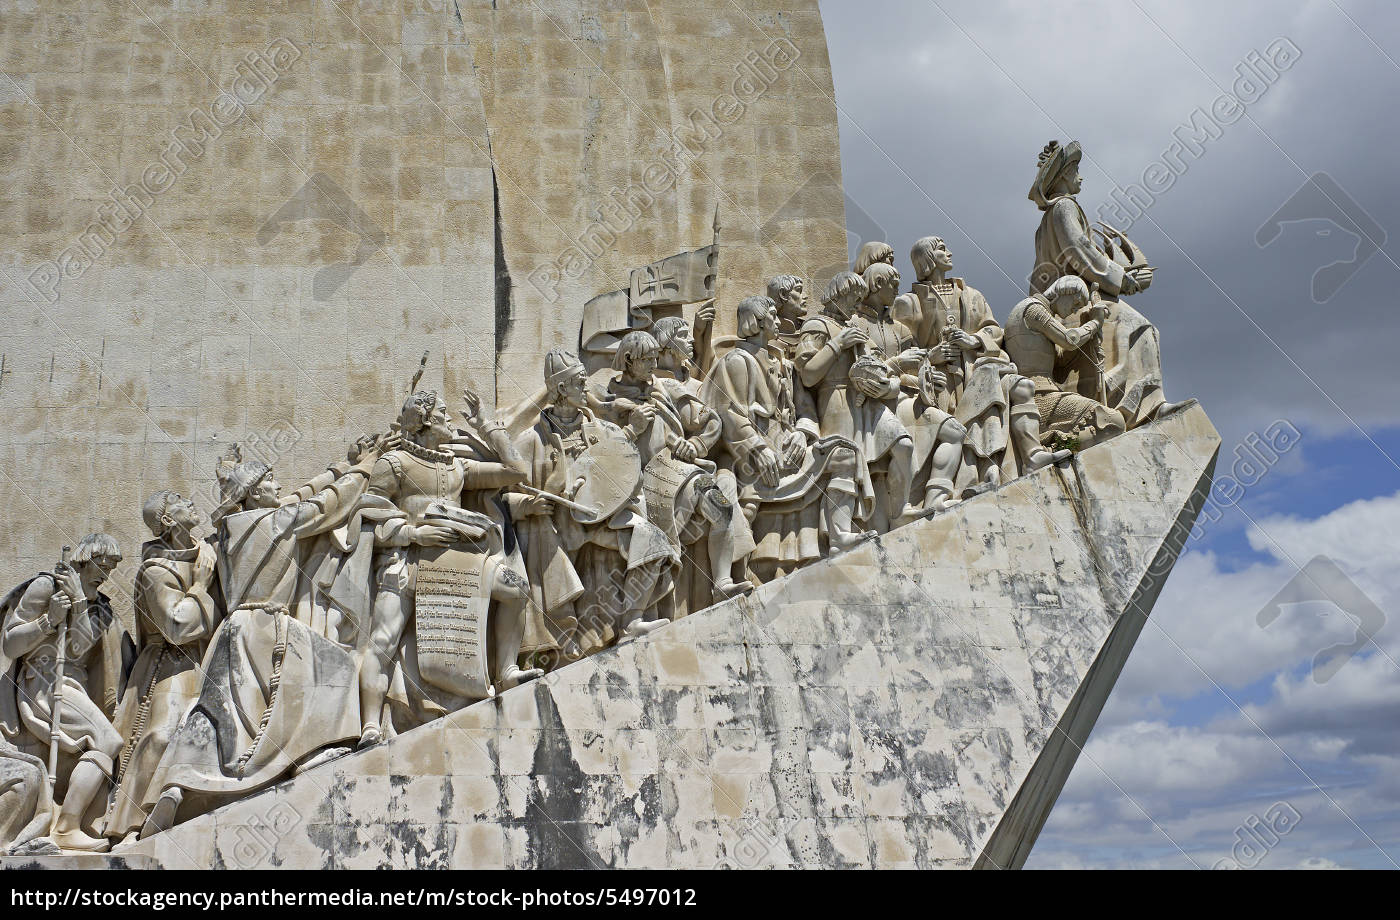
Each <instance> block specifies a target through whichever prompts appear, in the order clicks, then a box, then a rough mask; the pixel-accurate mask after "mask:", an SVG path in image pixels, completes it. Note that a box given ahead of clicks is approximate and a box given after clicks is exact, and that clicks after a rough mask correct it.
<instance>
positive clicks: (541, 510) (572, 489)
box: [510, 348, 680, 667]
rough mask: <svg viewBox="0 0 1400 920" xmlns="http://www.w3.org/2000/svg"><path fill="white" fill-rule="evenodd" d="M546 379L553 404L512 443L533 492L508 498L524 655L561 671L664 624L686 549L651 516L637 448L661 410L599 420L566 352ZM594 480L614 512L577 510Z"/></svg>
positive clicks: (579, 367) (552, 358)
mask: <svg viewBox="0 0 1400 920" xmlns="http://www.w3.org/2000/svg"><path fill="white" fill-rule="evenodd" d="M544 377H545V384H546V388H547V390H548V396H547V398H546V405H545V407H544V408H543V409H542V410H541V411H540V413H539V417H538V420H537V421H536V422H535V424H534V426H533V427H531V428H530V429H528V430H526V431H525V432H523V433H522V434H521V435H520V436H519V437H518V438H517V439H516V442H515V446H516V450H517V452H518V453H519V455H520V457H521V459H522V462H523V464H524V469H525V470H526V471H527V472H528V474H529V480H528V483H529V486H530V487H531V489H532V490H535V494H529V495H521V494H515V495H511V496H510V510H511V516H512V518H513V519H514V521H515V524H516V530H517V532H518V533H519V534H520V542H521V545H522V546H523V548H524V553H525V566H526V571H527V573H528V575H529V584H530V594H531V599H532V603H530V605H529V606H528V608H527V610H528V616H527V620H526V632H525V642H524V644H523V645H522V647H521V648H522V653H523V654H524V655H525V656H527V657H528V658H530V659H531V660H532V661H535V662H538V663H540V664H542V665H544V666H546V667H554V666H557V665H558V664H559V663H562V662H566V661H572V660H576V659H578V658H580V657H582V656H584V655H588V654H591V653H593V652H595V651H597V650H599V649H601V648H603V647H605V646H607V645H609V644H611V643H612V642H614V641H616V640H617V639H618V638H620V637H621V636H623V635H624V634H630V635H638V634H641V633H644V632H647V631H650V630H651V629H653V628H655V627H656V626H659V625H662V621H659V620H657V619H656V617H657V609H658V607H659V605H660V604H661V603H662V601H663V599H664V598H666V597H667V596H668V595H669V594H670V593H671V589H672V580H673V571H674V569H675V567H676V566H677V565H678V564H679V562H680V551H679V549H678V548H677V547H676V546H675V544H673V543H672V542H671V541H670V540H669V539H668V538H667V536H666V534H665V532H664V531H662V530H661V529H660V528H659V527H657V526H656V525H655V524H653V523H652V522H651V521H650V520H648V518H647V514H646V500H645V498H644V496H643V493H642V488H641V472H642V470H641V461H640V455H639V454H638V452H637V450H636V448H635V447H631V446H630V445H631V443H632V442H633V441H634V440H635V439H636V438H637V437H638V436H639V435H640V433H641V431H643V430H645V428H646V426H647V425H649V419H647V414H648V412H651V413H654V412H655V410H654V409H650V408H647V409H645V410H639V411H638V412H637V413H636V415H637V418H636V420H635V421H636V422H637V423H638V424H637V425H632V424H629V426H628V428H627V429H626V430H624V429H622V428H620V427H619V426H617V425H615V424H613V423H612V422H609V421H607V420H606V419H603V418H599V417H598V416H597V415H596V414H595V413H594V411H593V409H592V408H590V406H589V399H588V395H587V392H586V379H587V376H586V371H585V368H584V366H583V364H582V363H581V362H580V361H579V360H578V358H577V357H575V356H574V355H572V354H570V353H569V352H566V351H564V350H563V349H558V348H556V349H553V350H551V351H550V352H549V353H548V354H547V355H546V356H545V362H544ZM644 420H645V421H646V424H642V423H643V421H644ZM638 426H640V427H638ZM620 447H625V448H626V449H619V448H620ZM585 473H586V475H585ZM588 480H592V481H591V482H589V483H588V489H589V491H590V492H610V493H611V494H612V496H613V498H614V499H615V500H614V501H610V502H609V504H610V505H616V506H617V507H616V509H615V510H613V509H606V510H605V512H604V513H603V514H601V515H599V514H597V513H595V512H596V509H584V510H580V508H578V507H570V505H577V504H579V503H578V502H574V501H573V499H574V498H575V497H581V496H580V489H582V488H583V487H584V485H585V482H586V481H588ZM595 485H596V487H597V488H596V489H595V488H594V486H595ZM541 492H542V493H546V494H543V495H542V494H539V493H541ZM549 496H557V497H559V498H562V499H564V500H565V501H566V502H568V504H567V505H566V504H564V503H562V502H557V501H554V500H553V499H552V498H550V497H549Z"/></svg>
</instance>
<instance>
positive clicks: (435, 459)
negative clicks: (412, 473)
mask: <svg viewBox="0 0 1400 920" xmlns="http://www.w3.org/2000/svg"><path fill="white" fill-rule="evenodd" d="M400 446H401V447H402V448H403V449H404V452H405V453H407V454H411V455H412V456H414V457H417V458H418V459H419V460H423V461H426V462H428V463H451V462H452V460H453V458H454V457H456V454H454V453H452V451H450V450H433V449H432V448H431V447H424V446H422V445H421V444H414V443H413V442H412V441H410V440H408V439H404V441H403V442H402V444H401V445H400Z"/></svg>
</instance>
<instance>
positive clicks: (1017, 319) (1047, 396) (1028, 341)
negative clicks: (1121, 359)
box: [1006, 275, 1125, 449]
mask: <svg viewBox="0 0 1400 920" xmlns="http://www.w3.org/2000/svg"><path fill="white" fill-rule="evenodd" d="M1103 311H1104V308H1103V305H1102V304H1098V303H1095V304H1090V301H1089V289H1088V288H1087V287H1086V286H1085V285H1084V281H1083V279H1081V278H1079V277H1078V276H1076V275H1064V276H1063V277H1061V278H1059V279H1058V280H1056V281H1055V282H1054V283H1052V284H1051V285H1050V288H1049V290H1047V291H1046V292H1045V293H1044V294H1032V295H1031V296H1030V297H1027V298H1026V299H1025V300H1023V301H1021V302H1020V303H1018V304H1017V305H1016V306H1015V307H1013V308H1012V310H1011V315H1010V316H1009V317H1007V320H1006V350H1007V353H1008V354H1010V355H1011V359H1012V360H1013V361H1015V362H1016V366H1017V367H1018V368H1019V369H1020V370H1021V373H1023V374H1026V375H1027V376H1029V377H1030V378H1031V380H1033V381H1034V382H1035V404H1036V407H1037V409H1038V410H1039V414H1040V430H1041V432H1042V437H1045V438H1047V439H1049V438H1058V439H1064V440H1077V441H1078V442H1079V446H1080V448H1081V449H1083V448H1085V447H1089V446H1090V445H1093V444H1097V443H1099V442H1101V441H1104V440H1107V439H1108V438H1111V437H1113V436H1114V435H1116V434H1120V433H1121V432H1122V431H1123V430H1124V427H1125V426H1124V424H1123V417H1122V416H1121V415H1120V414H1119V413H1117V412H1114V411H1113V410H1111V409H1109V408H1108V407H1107V406H1105V405H1104V404H1103V403H1101V402H1098V401H1097V400H1093V399H1090V398H1089V397H1087V396H1081V395H1080V394H1078V393H1075V392H1072V391H1069V390H1066V389H1065V388H1064V387H1063V386H1061V385H1060V384H1059V383H1057V382H1056V370H1057V368H1060V367H1063V366H1065V365H1066V364H1069V363H1072V362H1075V361H1077V360H1080V359H1081V358H1082V356H1083V355H1084V354H1085V353H1088V354H1095V353H1096V352H1097V349H1098V347H1099V342H1098V339H1099V337H1100V336H1101V335H1102V334H1103V317H1104V312H1103ZM1076 314H1079V319H1081V320H1082V322H1076V323H1074V324H1072V325H1069V326H1066V325H1065V320H1067V319H1069V318H1070V317H1071V316H1075V315H1076Z"/></svg>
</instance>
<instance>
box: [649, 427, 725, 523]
mask: <svg viewBox="0 0 1400 920" xmlns="http://www.w3.org/2000/svg"><path fill="white" fill-rule="evenodd" d="M705 475H708V474H707V473H705V471H704V470H702V469H701V468H700V467H698V466H696V465H695V464H693V463H682V462H681V461H680V460H677V459H676V458H675V457H673V456H671V451H670V448H667V449H666V450H662V451H658V452H657V453H656V455H655V456H653V457H652V458H651V462H649V463H648V464H647V465H646V468H645V469H643V470H642V490H643V492H645V494H646V498H647V517H648V518H649V519H650V520H651V522H652V523H653V524H655V525H656V526H657V527H660V528H661V529H662V530H664V531H665V532H666V535H667V536H668V537H670V538H671V539H672V540H675V539H677V535H678V532H679V529H680V528H679V527H678V526H677V524H676V496H677V495H679V494H680V491H681V489H683V488H684V487H685V484H686V483H687V482H689V481H690V480H691V479H692V478H693V477H695V476H705ZM710 481H711V482H713V481H714V477H710Z"/></svg>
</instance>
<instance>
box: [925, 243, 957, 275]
mask: <svg viewBox="0 0 1400 920" xmlns="http://www.w3.org/2000/svg"><path fill="white" fill-rule="evenodd" d="M929 260H930V261H932V262H933V266H934V268H936V269H938V270H939V271H944V272H949V271H952V270H953V254H952V253H951V252H949V251H948V244H947V243H945V242H943V241H942V240H939V241H938V245H937V246H935V247H933V252H931V253H929Z"/></svg>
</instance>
